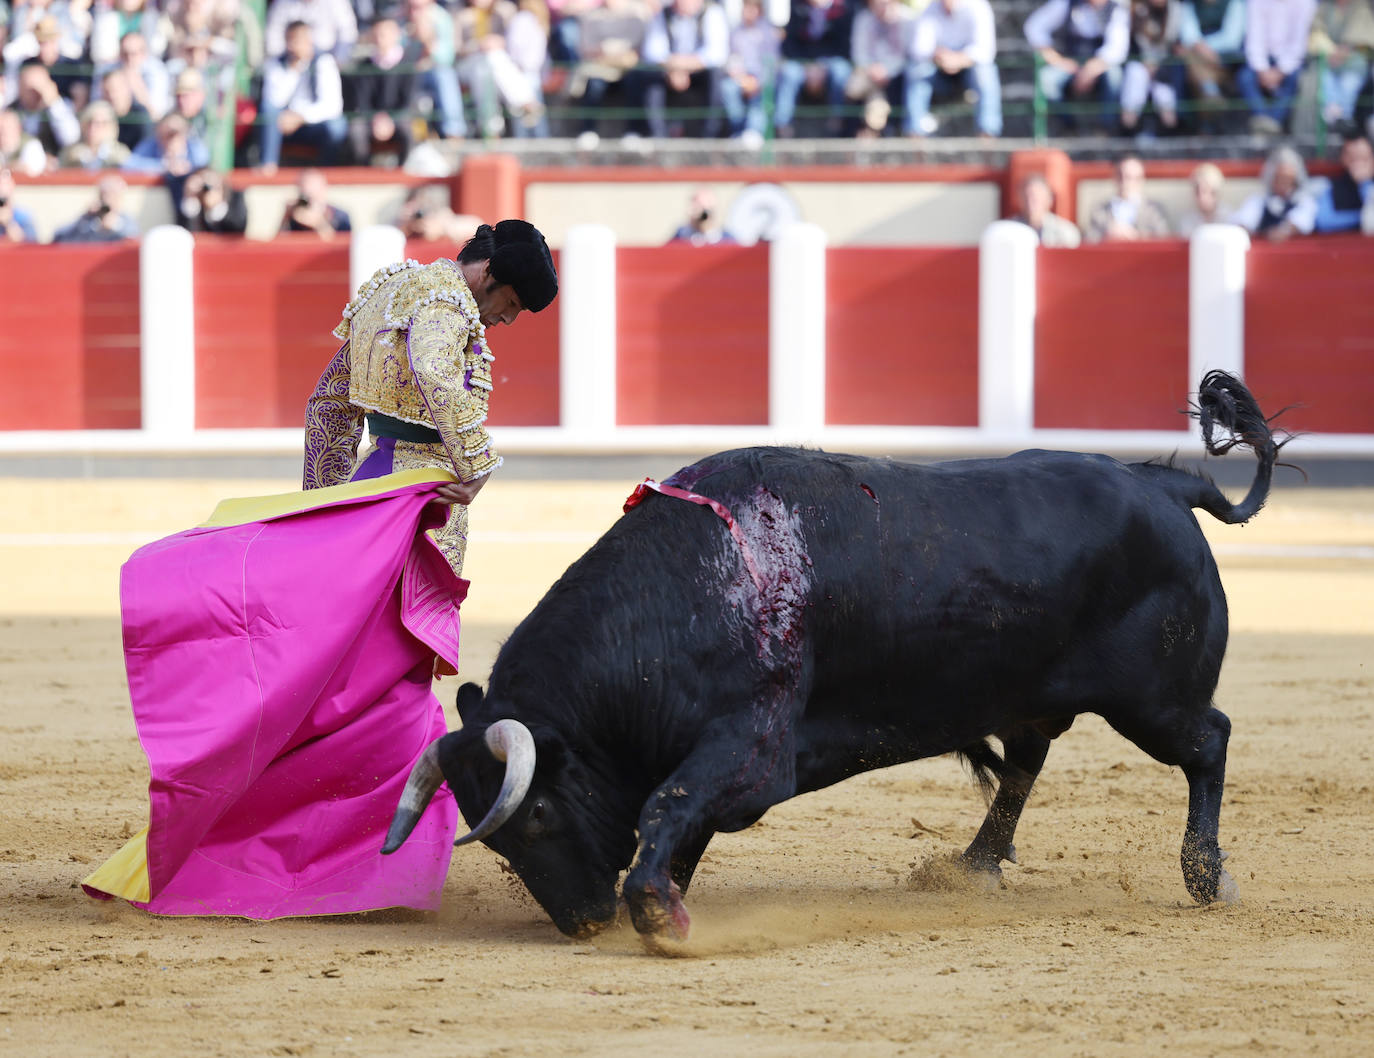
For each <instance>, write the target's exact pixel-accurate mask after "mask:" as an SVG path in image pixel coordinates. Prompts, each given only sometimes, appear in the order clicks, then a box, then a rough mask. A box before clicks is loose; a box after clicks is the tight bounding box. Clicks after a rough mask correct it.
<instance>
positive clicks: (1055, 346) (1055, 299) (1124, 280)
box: [1035, 241, 1198, 430]
mask: <svg viewBox="0 0 1374 1058" xmlns="http://www.w3.org/2000/svg"><path fill="white" fill-rule="evenodd" d="M1036 271H1037V273H1038V274H1037V282H1036V287H1037V296H1038V299H1039V308H1038V310H1037V313H1036V319H1035V425H1036V427H1037V428H1040V429H1055V428H1060V429H1102V430H1113V429H1115V430H1179V429H1183V428H1184V427H1185V425H1186V424H1185V423H1184V420H1183V419H1182V418H1181V417H1180V416H1179V414H1178V410H1180V409H1183V408H1186V407H1187V406H1188V391H1189V387H1190V386H1196V385H1197V381H1198V380H1197V379H1189V378H1188V244H1187V243H1186V242H1182V241H1170V242H1148V243H1130V244H1122V243H1116V244H1110V245H1102V246H1082V247H1079V248H1078V249H1075V250H1040V251H1039V257H1038V258H1037V261H1036Z"/></svg>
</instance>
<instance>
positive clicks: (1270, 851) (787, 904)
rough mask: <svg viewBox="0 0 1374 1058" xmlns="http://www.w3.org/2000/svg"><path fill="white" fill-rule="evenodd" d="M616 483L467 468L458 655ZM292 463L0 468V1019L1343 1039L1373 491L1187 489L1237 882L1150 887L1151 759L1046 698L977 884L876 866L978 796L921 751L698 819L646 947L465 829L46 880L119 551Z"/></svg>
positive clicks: (1370, 605) (787, 1050)
mask: <svg viewBox="0 0 1374 1058" xmlns="http://www.w3.org/2000/svg"><path fill="white" fill-rule="evenodd" d="M1297 447H1298V446H1297V445H1295V446H1294V448H1295V449H1296V448H1297ZM1233 458H1242V457H1233ZM632 484H633V479H629V478H627V480H625V481H623V482H610V483H607V482H602V481H598V482H587V483H579V482H570V481H561V482H547V483H537V482H527V481H516V480H505V481H503V480H502V479H501V478H500V477H499V476H498V477H497V478H496V479H495V480H494V481H493V482H492V484H491V485H490V486H489V487H488V488H487V489H486V490H485V491H484V492H483V493H482V495H481V497H480V498H479V500H478V503H477V505H476V506H475V507H474V509H473V526H474V536H473V543H472V548H471V557H470V565H469V570H468V572H469V574H470V576H471V577H472V580H473V590H472V594H471V596H470V598H469V601H468V603H467V605H466V606H465V608H464V633H465V639H464V666H463V667H464V675H465V676H467V677H469V678H475V679H478V680H485V677H486V673H487V671H488V670H489V668H490V665H491V661H492V658H493V657H494V653H495V649H496V647H497V645H498V643H499V642H500V640H501V639H502V637H503V636H504V635H505V634H506V633H507V631H508V630H509V629H510V628H511V627H512V626H513V624H514V623H515V622H516V621H517V620H518V619H519V618H520V617H522V616H523V615H524V614H525V613H526V612H527V611H528V610H529V608H530V607H531V606H532V605H533V604H534V602H535V601H536V600H537V599H538V597H539V596H540V595H541V594H542V592H543V591H544V589H545V588H546V587H547V586H548V584H550V583H551V582H552V581H553V580H554V578H555V577H556V576H557V575H558V574H559V573H560V572H561V571H562V570H563V569H564V567H565V566H566V565H567V564H568V563H569V562H570V561H571V560H572V559H573V558H575V557H576V556H577V555H578V554H580V553H581V552H582V550H584V549H585V547H586V546H587V545H588V544H590V543H591V541H592V540H594V539H595V537H596V536H597V535H598V534H599V532H600V531H601V530H602V529H604V528H605V526H606V525H608V524H609V523H610V521H611V520H613V519H614V518H615V517H616V515H617V513H618V511H619V504H620V501H621V500H622V499H623V497H624V496H625V494H626V493H627V492H628V491H629V488H630V486H631V485H632ZM293 487H294V483H293V482H290V481H285V480H271V481H213V482H208V483H205V482H185V481H159V480H139V481H133V482H110V481H84V480H83V481H45V480H0V578H3V584H4V585H5V590H4V593H3V596H0V732H3V739H0V790H3V795H4V796H3V804H4V812H3V816H2V817H0V908H3V918H2V919H0V1054H7V1055H8V1054H13V1055H16V1056H23V1058H42V1056H64V1058H65V1056H71V1055H100V1056H102V1058H115V1056H120V1055H130V1056H134V1055H137V1056H140V1058H160V1056H167V1058H184V1056H187V1055H196V1056H202V1055H205V1056H213V1055H312V1056H335V1055H339V1056H351V1055H376V1056H392V1055H399V1054H406V1055H436V1056H437V1055H443V1056H446V1058H452V1056H467V1055H526V1054H542V1055H560V1056H561V1055H603V1054H611V1053H621V1054H624V1053H631V1048H641V1047H650V1048H652V1049H653V1052H654V1053H663V1054H683V1055H716V1054H718V1055H749V1056H750V1058H763V1056H770V1055H779V1056H786V1058H797V1056H800V1055H841V1054H844V1055H849V1054H852V1055H865V1056H867V1055H878V1056H883V1055H897V1054H911V1055H939V1054H978V1055H980V1056H986V1055H1017V1056H1022V1055H1036V1056H1060V1055H1088V1056H1098V1055H1117V1054H1131V1055H1135V1054H1140V1055H1157V1054H1165V1053H1168V1054H1176V1055H1188V1056H1193V1055H1208V1054H1247V1055H1248V1054H1273V1055H1296V1054H1313V1055H1323V1056H1329V1055H1334V1054H1340V1055H1360V1054H1372V1053H1374V1017H1371V1015H1374V956H1372V955H1371V952H1374V888H1371V884H1370V880H1371V877H1374V840H1371V822H1374V812H1372V811H1371V808H1370V801H1371V786H1374V765H1371V754H1372V753H1374V748H1372V747H1374V694H1372V693H1371V692H1374V602H1371V599H1374V490H1367V489H1364V490H1362V489H1343V490H1329V491H1323V490H1315V489H1303V488H1286V489H1282V490H1280V491H1279V492H1278V493H1276V495H1275V497H1274V499H1273V501H1272V503H1271V506H1270V508H1269V509H1267V510H1266V511H1265V512H1263V513H1262V514H1261V515H1260V516H1259V518H1258V519H1257V520H1256V521H1255V522H1254V523H1253V524H1252V525H1251V526H1248V527H1245V528H1226V527H1222V526H1219V525H1213V524H1210V523H1209V524H1208V525H1207V532H1208V536H1209V537H1210V538H1211V540H1212V541H1213V544H1214V545H1215V546H1216V548H1217V551H1218V557H1219V561H1220V563H1221V566H1222V573H1223V577H1224V580H1225V583H1226V586H1227V590H1228V592H1229V595H1230V599H1231V611H1232V627H1233V635H1232V640H1231V650H1230V653H1229V655H1228V658H1227V662H1226V667H1225V670H1224V672H1223V674H1222V683H1221V687H1220V689H1219V691H1218V704H1219V705H1220V707H1221V708H1222V709H1223V710H1224V711H1225V712H1227V713H1228V714H1229V715H1230V717H1231V719H1232V722H1233V724H1234V733H1233V737H1232V741H1231V749H1230V769H1229V783H1228V786H1227V795H1226V802H1225V809H1224V811H1223V814H1222V843H1223V846H1224V847H1226V848H1227V849H1228V850H1229V851H1230V853H1231V859H1230V861H1229V862H1228V867H1229V868H1230V870H1231V872H1232V874H1233V875H1234V876H1235V877H1236V880H1237V881H1238V882H1239V884H1240V888H1241V895H1242V902H1241V903H1239V904H1238V905H1233V906H1229V907H1223V908H1217V909H1209V910H1201V909H1198V908H1196V907H1194V906H1193V905H1192V904H1191V902H1190V901H1189V899H1188V897H1187V894H1186V892H1185V891H1184V888H1183V882H1182V878H1181V875H1180V872H1179V866H1178V852H1179V841H1180V837H1181V834H1182V830H1183V819H1184V814H1185V808H1186V787H1185V783H1184V780H1183V777H1182V775H1181V774H1179V773H1177V772H1174V771H1171V770H1170V769H1168V768H1165V767H1163V766H1161V765H1159V764H1156V763H1155V762H1154V761H1152V760H1150V759H1149V758H1147V757H1145V756H1144V755H1143V754H1141V753H1140V752H1139V751H1138V750H1136V749H1135V748H1134V747H1133V746H1131V745H1129V744H1128V743H1126V742H1125V741H1123V740H1122V739H1120V738H1119V737H1118V736H1116V735H1115V734H1114V733H1113V732H1111V731H1110V730H1109V729H1108V728H1107V727H1106V726H1105V725H1104V724H1102V723H1101V722H1099V721H1097V720H1096V719H1095V718H1083V719H1081V720H1080V721H1079V722H1078V724H1076V725H1075V727H1074V728H1073V730H1072V731H1070V732H1069V733H1068V734H1066V735H1065V736H1064V737H1062V738H1061V739H1059V740H1058V741H1057V742H1056V743H1055V746H1054V748H1053V749H1052V750H1051V754H1050V759H1049V763H1048V764H1047V766H1046V768H1045V772H1044V775H1043V777H1042V780H1041V782H1040V784H1039V785H1038V786H1037V788H1036V793H1035V795H1034V797H1033V798H1032V800H1031V803H1030V806H1029V808H1028V809H1027V813H1026V816H1025V818H1024V820H1023V823H1022V826H1021V828H1020V831H1019V833H1018V835H1017V848H1018V850H1019V851H1020V857H1021V865H1020V866H1019V867H1017V866H1010V865H1009V866H1008V867H1007V868H1006V884H1005V887H1004V888H1003V889H1001V890H1000V891H997V892H992V893H980V894H967V893H948V892H925V891H913V890H912V889H910V888H909V886H908V880H909V877H910V875H911V873H912V867H913V865H916V864H920V863H922V862H923V861H925V860H926V859H927V857H930V856H932V855H936V854H944V853H947V852H951V851H956V850H958V849H961V848H962V847H963V846H964V845H965V844H966V843H967V842H968V840H969V839H970V838H971V837H972V835H973V832H974V830H975V829H976V827H977V825H978V823H979V821H980V820H981V818H982V812H983V805H982V802H981V801H980V799H979V797H978V794H977V792H976V790H975V789H974V788H973V786H972V785H971V783H970V782H969V781H968V780H967V779H966V778H965V777H964V776H963V775H962V774H961V772H960V770H959V768H958V767H957V766H956V765H955V764H954V763H953V762H951V761H949V760H937V761H926V762H921V763H917V764H910V765H905V766H902V767H898V768H893V769H890V770H887V771H883V772H878V773H872V774H869V775H866V776H861V777H859V778H857V779H854V780H851V781H850V782H848V783H845V784H842V785H840V786H838V787H835V788H833V789H830V790H827V791H822V792H820V793H817V794H812V795H809V796H806V797H803V798H799V799H797V800H794V801H792V802H790V803H788V804H786V805H784V806H782V807H780V808H777V809H774V810H773V811H772V812H771V813H770V814H769V815H768V816H767V817H766V818H765V819H764V820H763V821H762V822H761V823H760V824H758V825H757V826H755V827H753V828H752V829H750V830H748V831H745V832H744V833H742V834H736V835H725V836H722V837H720V838H718V839H717V840H716V843H715V844H713V845H712V848H711V850H710V852H709V853H708V854H707V857H706V860H705V862H704V864H703V866H702V868H701V870H700V871H699V872H698V874H697V878H696V880H695V882H694V884H693V888H692V891H691V893H690V894H689V897H688V907H689V909H690V910H691V912H692V914H693V922H694V934H693V940H692V941H691V942H690V944H689V945H688V947H687V949H686V955H687V957H685V958H679V959H663V958H657V957H653V956H650V955H647V954H645V953H644V951H643V950H642V949H641V946H640V944H639V943H638V941H637V939H636V937H635V936H634V935H633V932H632V931H630V930H629V929H628V928H626V929H624V930H621V931H618V932H614V933H612V934H610V935H608V936H603V937H600V938H598V939H596V940H595V941H594V942H593V943H585V942H584V943H578V942H573V941H570V940H567V939H565V938H564V937H562V936H561V935H560V934H559V933H557V932H556V931H555V930H554V928H553V927H552V926H551V925H550V924H549V922H548V921H547V920H546V919H545V917H544V915H543V913H542V912H541V911H540V910H539V908H538V907H537V906H536V905H535V904H534V903H533V901H531V900H530V899H529V898H528V897H527V896H526V895H525V894H524V892H523V890H521V889H520V887H519V886H518V884H516V883H514V882H513V881H512V879H511V878H509V877H508V876H507V875H504V874H503V873H502V871H501V869H500V865H499V863H498V861H497V858H496V857H495V856H494V854H492V853H491V852H490V851H488V850H486V849H485V848H481V847H478V848H475V849H465V850H460V851H459V852H458V853H456V854H455V856H454V860H453V866H452V870H451V873H450V875H449V882H448V887H447V890H446V893H445V907H444V910H443V911H442V912H440V913H439V914H437V915H423V914H410V913H385V914H375V915H368V916H349V917H342V918H333V919H310V920H296V921H279V922H274V923H254V922H246V921H240V920H223V919H219V920H210V919H155V918H151V917H149V916H147V915H144V914H142V913H140V912H138V911H135V910H133V909H131V908H129V907H128V906H125V905H122V904H98V903H95V902H93V901H91V900H88V899H87V898H86V897H85V896H84V895H83V894H82V892H81V890H80V889H79V888H78V887H77V884H76V883H77V879H79V878H80V877H82V876H84V874H85V873H86V872H87V871H89V870H90V869H91V867H92V866H93V865H94V864H96V863H99V862H100V861H101V860H102V859H103V858H104V857H105V856H106V855H108V854H109V853H111V852H113V851H114V850H115V849H116V848H117V847H118V846H119V845H120V844H121V842H122V840H123V838H124V837H126V836H128V835H129V834H130V833H131V832H132V830H133V829H136V828H137V827H139V826H141V825H142V823H143V822H144V819H145V812H146V799H145V791H146V780H147V770H146V765H145V761H144V758H143V755H142V753H141V751H140V749H139V746H138V743H137V741H136V740H135V737H134V730H133V724H132V721H131V717H130V714H129V707H128V702H127V696H126V690H125V685H124V672H123V661H122V658H121V654H120V635H119V623H118V608H117V597H116V585H117V576H118V567H119V565H120V563H121V562H122V561H123V559H124V558H125V557H126V556H127V555H128V553H129V552H130V551H131V550H132V549H133V548H134V547H135V546H137V545H138V544H140V543H142V542H145V541H147V540H150V539H153V538H155V537H158V536H161V535H164V534H166V533H169V532H172V531H175V530H178V529H181V528H184V527H186V526H188V525H192V524H195V523H196V522H198V521H200V520H201V519H202V518H203V517H204V516H205V515H206V514H207V513H208V512H209V510H210V509H211V507H212V506H213V505H214V503H215V501H217V500H218V499H220V498H221V497H224V496H228V495H248V494H255V493H261V492H280V491H286V490H289V489H291V488H293ZM454 687H455V683H454V682H453V681H446V682H445V683H444V684H441V685H440V694H441V697H444V698H448V697H449V696H451V694H452V691H453V688H454Z"/></svg>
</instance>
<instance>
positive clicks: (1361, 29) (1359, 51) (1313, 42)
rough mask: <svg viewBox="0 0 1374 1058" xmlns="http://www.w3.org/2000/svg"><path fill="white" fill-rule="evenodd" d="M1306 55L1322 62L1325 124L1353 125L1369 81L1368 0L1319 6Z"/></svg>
mask: <svg viewBox="0 0 1374 1058" xmlns="http://www.w3.org/2000/svg"><path fill="white" fill-rule="evenodd" d="M1307 53H1308V54H1309V55H1312V56H1321V57H1322V58H1323V59H1324V60H1325V65H1324V67H1323V68H1322V76H1321V97H1320V98H1321V99H1322V100H1323V117H1325V118H1326V121H1327V124H1329V125H1340V124H1350V123H1352V122H1354V120H1355V104H1356V101H1357V100H1358V99H1359V98H1360V91H1361V90H1362V89H1363V88H1364V86H1365V85H1366V84H1367V83H1368V82H1369V65H1370V59H1371V58H1374V8H1371V6H1370V2H1369V0H1329V2H1327V3H1324V4H1318V5H1317V12H1316V15H1315V16H1314V18H1313V19H1312V31H1311V33H1310V34H1309V36H1308V40H1307ZM1318 228H1319V230H1320V225H1318Z"/></svg>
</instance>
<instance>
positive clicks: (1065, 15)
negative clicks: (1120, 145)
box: [1025, 0, 1131, 123]
mask: <svg viewBox="0 0 1374 1058" xmlns="http://www.w3.org/2000/svg"><path fill="white" fill-rule="evenodd" d="M1025 33H1026V40H1027V42H1028V43H1029V44H1030V46H1031V47H1032V48H1034V49H1035V50H1036V51H1037V52H1038V53H1039V55H1040V58H1041V59H1042V60H1043V61H1044V65H1043V66H1042V67H1041V68H1040V73H1039V87H1040V91H1041V92H1042V93H1043V95H1044V96H1045V98H1046V99H1049V100H1052V101H1055V102H1060V101H1064V102H1067V101H1076V102H1082V101H1086V100H1090V99H1096V100H1099V101H1100V102H1102V104H1103V105H1104V108H1109V110H1110V108H1111V104H1113V103H1114V101H1115V99H1116V95H1117V92H1118V91H1119V87H1120V84H1121V67H1122V64H1123V63H1124V62H1125V61H1126V56H1127V54H1128V53H1129V52H1130V47H1131V14H1130V9H1129V8H1128V7H1127V6H1126V4H1124V3H1120V2H1118V0H1082V2H1078V0H1049V2H1048V3H1046V4H1043V5H1042V6H1040V7H1038V8H1036V9H1035V10H1034V11H1032V12H1031V15H1030V17H1029V18H1027V19H1026V26H1025ZM1114 119H1115V114H1114V113H1113V114H1112V121H1113V123H1114Z"/></svg>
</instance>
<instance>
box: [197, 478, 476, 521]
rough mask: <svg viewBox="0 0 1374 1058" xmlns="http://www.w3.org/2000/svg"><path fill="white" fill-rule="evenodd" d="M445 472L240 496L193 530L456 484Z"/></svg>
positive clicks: (223, 505)
mask: <svg viewBox="0 0 1374 1058" xmlns="http://www.w3.org/2000/svg"><path fill="white" fill-rule="evenodd" d="M457 480H458V479H457V478H456V477H454V476H453V475H452V474H450V473H449V472H448V471H446V470H438V469H435V468H432V467H422V468H420V469H418V470H402V471H399V472H397V473H395V474H387V475H385V476H383V477H380V478H367V479H366V480H363V481H348V482H345V483H344V484H342V485H330V486H329V487H328V488H323V489H307V490H306V491H304V492H282V493H278V494H277V495H275V496H243V497H240V498H237V499H230V500H221V501H220V503H219V506H217V507H216V508H215V509H214V511H212V512H211V514H210V517H209V518H207V519H206V520H205V521H203V522H201V524H200V525H198V526H196V528H197V529H223V528H226V527H228V526H231V525H247V524H249V523H251V522H265V521H270V520H271V519H273V518H285V517H286V516H288V515H292V514H301V513H303V512H305V511H313V510H315V509H316V508H319V507H328V506H329V505H330V504H332V503H338V502H340V501H341V500H362V499H367V498H369V497H371V496H382V495H384V494H386V493H388V492H395V491H396V490H397V489H403V488H405V487H406V486H408V485H419V484H423V483H425V482H430V481H435V482H439V481H450V482H452V481H457Z"/></svg>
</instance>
